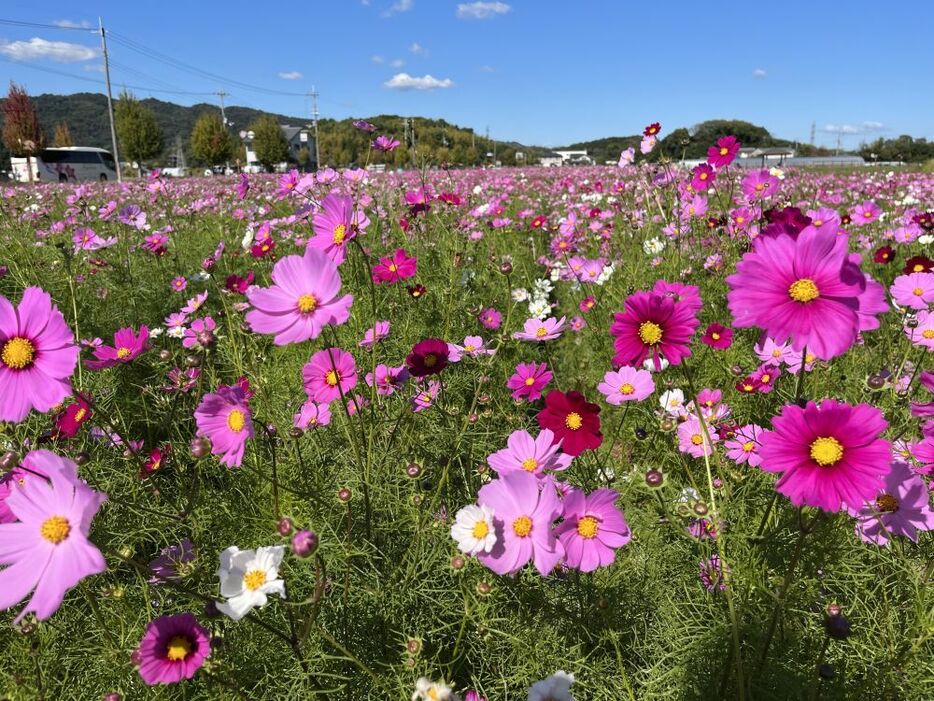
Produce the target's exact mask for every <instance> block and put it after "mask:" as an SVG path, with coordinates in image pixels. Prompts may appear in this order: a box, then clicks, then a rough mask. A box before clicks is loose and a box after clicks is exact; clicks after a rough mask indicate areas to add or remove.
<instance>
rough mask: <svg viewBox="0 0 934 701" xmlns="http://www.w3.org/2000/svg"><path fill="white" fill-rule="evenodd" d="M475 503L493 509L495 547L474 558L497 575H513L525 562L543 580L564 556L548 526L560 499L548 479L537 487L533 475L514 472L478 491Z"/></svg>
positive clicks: (556, 510)
mask: <svg viewBox="0 0 934 701" xmlns="http://www.w3.org/2000/svg"><path fill="white" fill-rule="evenodd" d="M477 501H478V503H479V504H480V505H481V506H487V507H489V508H491V509H492V510H493V528H494V532H495V533H496V545H495V546H493V549H492V550H491V551H490V552H489V553H482V552H481V553H479V554H478V555H477V557H478V559H479V560H480V562H482V563H483V564H484V565H486V566H487V567H489V568H490V569H491V570H493V571H494V572H496V573H497V574H501V575H505V574H513V573H514V572H518V571H519V570H520V569H522V568H523V567H524V566H525V564H526V563H527V562H529V560H532V561H533V562H534V563H535V568H536V569H537V570H538V572H539V574H541V575H542V576H543V577H547V576H548V575H549V574H550V573H551V571H552V570H553V569H554V568H555V566H556V565H557V564H558V563H559V562H560V561H561V559H562V558H563V557H564V546H562V545H561V543H560V542H558V539H557V538H555V535H554V532H553V531H552V525H553V524H554V522H555V519H557V518H558V517H559V516H560V515H561V500H560V499H558V493H557V491H556V490H555V486H554V482H553V481H552V480H551V479H550V478H549V479H546V480H545V481H544V483H542V484H541V485H539V480H538V479H537V478H536V477H535V475H533V474H531V473H529V472H526V471H525V470H514V471H512V472H509V473H508V474H505V475H502V476H501V477H500V478H499V479H495V480H493V481H492V482H490V483H489V484H486V485H484V486H483V487H481V488H480V492H479V494H478V496H477Z"/></svg>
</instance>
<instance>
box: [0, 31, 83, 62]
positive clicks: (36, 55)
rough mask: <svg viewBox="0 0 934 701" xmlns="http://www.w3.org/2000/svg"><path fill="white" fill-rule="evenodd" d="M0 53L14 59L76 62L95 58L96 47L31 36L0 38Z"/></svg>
mask: <svg viewBox="0 0 934 701" xmlns="http://www.w3.org/2000/svg"><path fill="white" fill-rule="evenodd" d="M0 54H3V55H4V56H8V57H9V58H11V59H13V60H14V61H33V60H35V59H48V60H50V61H56V62H57V63H78V62H79V61H90V60H91V59H93V58H97V49H95V48H92V47H90V46H84V45H83V44H72V43H70V42H67V41H48V40H46V39H40V38H39V37H33V38H32V39H30V40H29V41H6V40H3V39H0Z"/></svg>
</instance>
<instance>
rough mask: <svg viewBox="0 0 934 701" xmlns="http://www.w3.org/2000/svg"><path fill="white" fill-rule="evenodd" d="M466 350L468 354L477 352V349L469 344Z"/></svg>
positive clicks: (465, 347)
mask: <svg viewBox="0 0 934 701" xmlns="http://www.w3.org/2000/svg"><path fill="white" fill-rule="evenodd" d="M464 350H465V351H467V352H468V353H473V352H474V351H475V350H477V347H476V346H475V345H473V344H472V343H468V344H467V345H466V346H464Z"/></svg>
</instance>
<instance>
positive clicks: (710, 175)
mask: <svg viewBox="0 0 934 701" xmlns="http://www.w3.org/2000/svg"><path fill="white" fill-rule="evenodd" d="M716 179H717V174H716V173H714V170H713V168H711V167H710V166H709V165H707V164H706V163H701V164H699V165H696V166H694V168H693V169H692V170H691V189H693V190H697V191H698V192H702V191H703V190H706V189H707V188H708V187H710V185H711V184H712V183H713V181H714V180H716Z"/></svg>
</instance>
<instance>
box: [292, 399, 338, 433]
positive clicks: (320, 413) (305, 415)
mask: <svg viewBox="0 0 934 701" xmlns="http://www.w3.org/2000/svg"><path fill="white" fill-rule="evenodd" d="M329 423H331V409H330V408H329V407H328V405H327V404H319V403H318V402H313V401H311V400H310V399H309V400H308V401H307V402H305V403H304V404H302V408H301V409H300V410H299V412H298V413H297V414H295V415H294V416H293V417H292V424H293V425H294V426H295V428H300V429H302V430H303V431H308V430H310V429H313V428H318V427H319V426H327V425H328V424H329Z"/></svg>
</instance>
